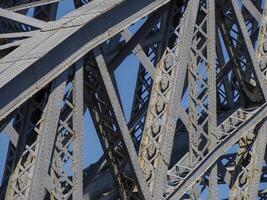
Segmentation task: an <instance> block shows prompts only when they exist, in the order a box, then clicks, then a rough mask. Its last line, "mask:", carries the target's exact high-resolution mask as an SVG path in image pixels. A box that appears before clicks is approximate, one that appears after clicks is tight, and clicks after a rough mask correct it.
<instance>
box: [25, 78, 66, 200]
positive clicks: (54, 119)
mask: <svg viewBox="0 0 267 200" xmlns="http://www.w3.org/2000/svg"><path fill="white" fill-rule="evenodd" d="M64 79H65V80H64ZM57 85H58V86H57ZM65 85H66V75H65V73H64V74H62V76H60V77H59V78H57V79H56V80H55V82H54V90H53V91H52V92H51V94H50V96H49V100H48V103H47V108H46V109H45V118H44V122H43V125H42V133H41V139H40V147H39V150H38V152H37V158H36V163H35V165H36V166H35V170H34V174H33V177H32V179H33V180H32V186H31V190H30V193H29V198H30V199H43V198H44V196H45V187H46V184H45V183H46V182H47V180H46V179H47V178H48V174H47V172H48V168H49V164H50V157H51V155H52V151H53V146H54V145H53V143H54V141H55V138H56V133H57V127H58V121H59V116H60V108H61V103H62V99H63V95H64V89H65Z"/></svg>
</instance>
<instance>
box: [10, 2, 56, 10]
mask: <svg viewBox="0 0 267 200" xmlns="http://www.w3.org/2000/svg"><path fill="white" fill-rule="evenodd" d="M59 1H61V0H40V1H35V2H30V3H26V4H21V5H17V6H13V7H9V8H7V10H10V11H20V10H26V9H29V8H33V7H39V6H45V5H48V4H52V3H57V2H59Z"/></svg>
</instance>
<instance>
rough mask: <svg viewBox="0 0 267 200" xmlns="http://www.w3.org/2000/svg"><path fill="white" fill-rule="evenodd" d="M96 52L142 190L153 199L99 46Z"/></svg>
mask: <svg viewBox="0 0 267 200" xmlns="http://www.w3.org/2000/svg"><path fill="white" fill-rule="evenodd" d="M94 52H95V56H96V61H97V64H98V66H99V70H100V73H101V75H102V78H103V81H104V84H105V87H106V90H107V92H108V95H109V97H110V101H111V105H112V107H113V110H114V114H115V116H116V118H117V120H118V125H119V128H120V130H121V133H122V137H123V141H124V143H125V146H126V149H127V151H128V154H129V157H130V161H131V165H132V167H133V169H134V172H135V174H136V178H137V180H138V183H139V187H140V190H141V192H142V194H143V196H144V198H145V199H151V195H150V193H149V191H148V187H147V185H146V182H145V179H144V176H143V174H142V170H141V167H140V165H139V163H138V158H137V153H136V150H135V147H134V144H133V141H132V138H131V135H130V132H129V129H128V126H127V123H126V121H125V117H124V114H123V111H122V109H121V107H120V103H119V100H118V97H117V95H116V93H115V88H114V86H113V84H112V81H111V77H110V74H109V72H108V69H107V66H106V64H105V61H104V58H103V56H102V54H101V51H100V49H99V48H96V49H95V50H94Z"/></svg>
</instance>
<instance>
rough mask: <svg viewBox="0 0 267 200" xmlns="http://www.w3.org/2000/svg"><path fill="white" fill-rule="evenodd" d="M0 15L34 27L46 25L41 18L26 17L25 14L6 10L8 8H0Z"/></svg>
mask: <svg viewBox="0 0 267 200" xmlns="http://www.w3.org/2000/svg"><path fill="white" fill-rule="evenodd" d="M0 17H4V18H7V19H10V20H13V21H16V22H20V23H23V24H27V25H30V26H33V27H36V28H44V27H45V25H46V22H44V21H42V20H39V19H35V18H32V17H28V16H26V15H22V14H19V13H15V12H12V11H8V10H5V9H3V8H0Z"/></svg>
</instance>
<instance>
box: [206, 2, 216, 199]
mask: <svg viewBox="0 0 267 200" xmlns="http://www.w3.org/2000/svg"><path fill="white" fill-rule="evenodd" d="M207 4H208V39H207V40H208V64H207V66H206V67H207V70H208V110H209V111H208V115H209V116H208V118H209V120H208V129H209V130H208V140H209V151H211V150H213V148H215V147H216V145H217V138H218V136H217V101H216V99H217V83H216V47H215V45H216V25H215V1H214V0H208V1H207ZM217 182H218V181H217V164H215V165H214V166H213V167H212V169H211V172H210V176H209V199H217Z"/></svg>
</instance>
